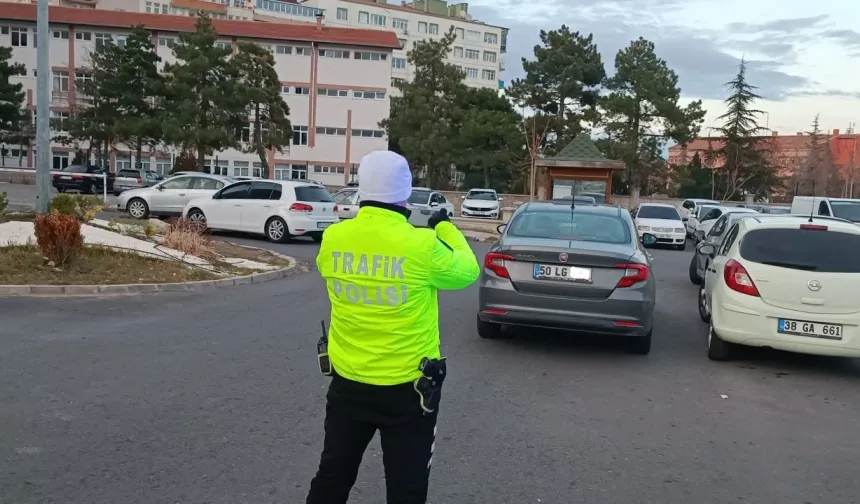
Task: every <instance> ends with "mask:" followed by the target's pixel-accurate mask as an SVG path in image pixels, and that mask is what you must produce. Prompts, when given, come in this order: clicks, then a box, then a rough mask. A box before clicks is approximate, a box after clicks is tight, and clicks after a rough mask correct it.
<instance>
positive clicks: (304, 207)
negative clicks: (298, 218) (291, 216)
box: [290, 203, 314, 213]
mask: <svg viewBox="0 0 860 504" xmlns="http://www.w3.org/2000/svg"><path fill="white" fill-rule="evenodd" d="M313 211H314V207H312V206H310V205H308V204H307V203H293V204H292V205H290V212H305V213H310V212H313Z"/></svg>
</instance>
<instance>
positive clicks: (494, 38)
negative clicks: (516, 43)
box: [484, 33, 499, 44]
mask: <svg viewBox="0 0 860 504" xmlns="http://www.w3.org/2000/svg"><path fill="white" fill-rule="evenodd" d="M484 43H485V44H498V43H499V36H498V35H496V34H495V33H484Z"/></svg>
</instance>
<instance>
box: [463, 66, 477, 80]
mask: <svg viewBox="0 0 860 504" xmlns="http://www.w3.org/2000/svg"><path fill="white" fill-rule="evenodd" d="M465 70H466V77H467V78H469V79H477V78H478V69H477V68H466V69H465Z"/></svg>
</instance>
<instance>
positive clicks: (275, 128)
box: [233, 42, 293, 177]
mask: <svg viewBox="0 0 860 504" xmlns="http://www.w3.org/2000/svg"><path fill="white" fill-rule="evenodd" d="M233 63H234V65H236V68H237V72H238V75H239V86H238V89H237V92H238V94H239V96H240V99H241V101H242V103H243V105H244V108H245V111H246V114H247V115H246V116H245V117H250V118H251V128H250V135H249V139H248V141H247V142H242V143H241V145H242V148H243V150H244V151H245V152H249V153H255V154H257V155H258V156H259V158H260V163H262V166H263V176H264V177H268V174H269V169H270V166H269V156H268V150H269V149H274V150H276V151H278V152H282V151H283V150H284V148H286V147H289V145H290V141H291V140H292V138H293V127H292V125H291V124H290V119H289V115H290V107H289V106H287V104H286V103H285V102H284V99H283V98H282V97H281V81H280V79H279V78H278V72H277V70H275V59H274V57H273V56H272V53H271V52H269V51H268V50H266V49H264V48H262V47H260V46H259V45H257V44H254V43H251V42H239V47H238V53H237V54H236V56H235V57H234V58H233ZM243 126H244V125H243ZM240 140H242V139H241V138H240Z"/></svg>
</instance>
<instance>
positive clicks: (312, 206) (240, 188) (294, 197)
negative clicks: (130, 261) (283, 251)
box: [182, 180, 338, 243]
mask: <svg viewBox="0 0 860 504" xmlns="http://www.w3.org/2000/svg"><path fill="white" fill-rule="evenodd" d="M182 215H184V216H185V217H186V218H187V219H189V220H191V221H195V222H200V223H205V225H206V228H208V229H217V230H223V231H242V232H246V233H254V234H261V235H264V236H265V237H266V238H267V239H269V241H272V242H276V243H280V242H284V241H286V240H289V239H290V238H292V237H295V236H310V237H311V238H313V239H314V240H315V241H321V240H322V235H323V231H325V229H326V228H327V227H329V226H330V225H332V224H334V223H336V222H337V221H338V217H337V204H336V203H335V202H334V201H333V200H332V198H331V194H329V193H328V191H326V190H325V188H324V187H322V186H319V185H316V184H311V183H309V182H305V181H295V180H247V181H242V182H236V183H235V184H232V185H229V186H227V187H225V188H224V189H222V190H220V191H218V192H217V193H215V194H214V195H212V196H210V197H208V198H199V199H195V200H192V201H190V202H188V204H187V205H186V206H185V209H184V211H183V212H182Z"/></svg>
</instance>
